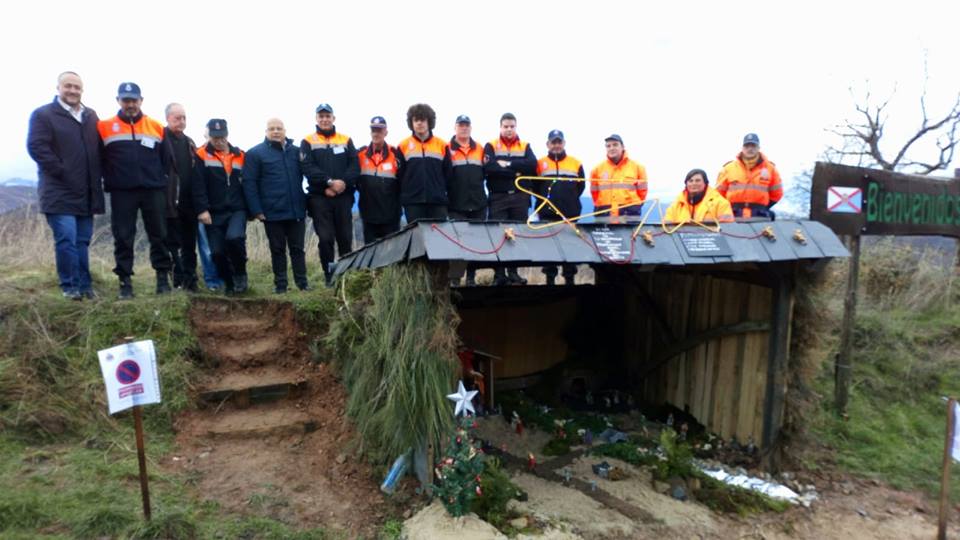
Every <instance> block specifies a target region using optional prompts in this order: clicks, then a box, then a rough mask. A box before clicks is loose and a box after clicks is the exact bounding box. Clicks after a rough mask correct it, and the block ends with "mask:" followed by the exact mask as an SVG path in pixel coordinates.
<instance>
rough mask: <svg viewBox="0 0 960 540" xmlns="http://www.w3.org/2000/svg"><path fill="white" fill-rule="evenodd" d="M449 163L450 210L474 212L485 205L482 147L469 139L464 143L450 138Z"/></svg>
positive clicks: (485, 193)
mask: <svg viewBox="0 0 960 540" xmlns="http://www.w3.org/2000/svg"><path fill="white" fill-rule="evenodd" d="M450 164H451V165H452V167H453V176H452V178H451V179H450V189H449V190H448V193H447V196H448V197H449V199H450V203H449V205H448V206H449V208H450V210H453V211H457V212H464V213H466V212H475V211H477V210H480V209H482V208H486V206H487V192H486V191H484V189H483V182H484V178H485V175H484V173H483V147H482V146H480V145H479V144H478V143H477V141H475V140H473V139H472V138H471V139H470V142H468V143H467V144H465V145H461V144H460V143H458V142H457V138H456V137H454V138H453V139H450Z"/></svg>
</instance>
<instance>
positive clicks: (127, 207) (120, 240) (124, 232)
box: [110, 189, 173, 278]
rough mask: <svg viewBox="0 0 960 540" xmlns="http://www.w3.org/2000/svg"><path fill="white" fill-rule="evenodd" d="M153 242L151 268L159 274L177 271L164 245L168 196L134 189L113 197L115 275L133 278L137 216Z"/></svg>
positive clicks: (154, 190) (112, 223)
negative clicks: (141, 220) (174, 269)
mask: <svg viewBox="0 0 960 540" xmlns="http://www.w3.org/2000/svg"><path fill="white" fill-rule="evenodd" d="M138 211H139V212H140V216H141V217H142V218H143V228H144V229H146V230H147V239H148V240H150V265H151V266H153V269H154V270H156V271H157V272H169V271H170V269H171V268H173V262H172V260H171V259H170V252H169V251H167V247H166V246H165V245H163V239H164V237H165V236H166V235H167V218H166V211H167V194H166V191H165V190H163V189H132V190H123V191H114V192H112V193H111V194H110V212H111V215H110V228H111V229H112V230H113V258H114V260H115V261H116V264H117V266H116V267H115V268H114V269H113V272H114V273H115V274H117V275H118V276H120V277H121V278H125V277H128V276H132V275H133V247H134V241H135V239H136V237H137V212H138Z"/></svg>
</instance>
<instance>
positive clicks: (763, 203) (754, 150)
mask: <svg viewBox="0 0 960 540" xmlns="http://www.w3.org/2000/svg"><path fill="white" fill-rule="evenodd" d="M717 191H718V192H719V193H720V194H721V195H723V196H724V197H726V198H727V200H728V201H730V205H731V206H732V207H733V215H734V216H736V217H742V218H751V217H763V218H773V217H774V214H773V211H771V210H770V207H772V206H773V205H774V204H777V201H779V200H780V199H781V198H782V197H783V183H782V182H781V181H780V173H779V172H777V167H776V165H774V164H773V162H772V161H770V160H769V159H767V156H765V155H763V153H761V152H760V137H759V136H757V134H756V133H747V134H746V135H745V136H744V137H743V147H742V148H741V149H740V153H739V154H737V157H736V159H733V160H731V161H728V162H726V163H725V164H724V165H723V169H721V170H720V175H719V177H718V178H717Z"/></svg>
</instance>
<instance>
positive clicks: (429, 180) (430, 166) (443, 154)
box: [397, 133, 452, 205]
mask: <svg viewBox="0 0 960 540" xmlns="http://www.w3.org/2000/svg"><path fill="white" fill-rule="evenodd" d="M397 150H398V151H399V154H400V159H401V163H400V203H401V204H404V205H407V204H443V205H445V204H447V201H448V199H447V191H448V189H449V183H450V177H451V175H452V171H451V165H450V150H449V148H448V147H447V143H446V141H444V140H443V139H441V138H440V137H436V136H434V135H433V134H432V133H431V134H430V137H429V138H427V140H425V141H421V140H420V139H419V138H418V137H417V136H416V135H410V136H409V137H407V138H406V139H404V140H402V141H400V144H398V145H397Z"/></svg>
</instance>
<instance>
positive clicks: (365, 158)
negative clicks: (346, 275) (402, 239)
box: [357, 116, 401, 244]
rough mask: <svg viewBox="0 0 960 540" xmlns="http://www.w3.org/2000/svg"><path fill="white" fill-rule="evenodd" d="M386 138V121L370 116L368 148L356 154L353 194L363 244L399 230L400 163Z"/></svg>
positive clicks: (363, 148) (359, 150)
mask: <svg viewBox="0 0 960 540" xmlns="http://www.w3.org/2000/svg"><path fill="white" fill-rule="evenodd" d="M386 138H387V120H386V119H385V118H384V117H382V116H374V117H373V118H371V119H370V144H368V145H366V146H363V147H361V148H360V149H358V150H357V159H358V160H359V161H360V177H359V178H358V179H357V191H358V192H359V193H360V219H361V220H362V221H363V241H364V243H366V244H369V243H370V242H374V241H376V240H379V239H380V238H383V237H384V236H387V235H388V234H391V233H395V232H397V231H399V230H400V212H401V210H400V182H399V180H397V177H398V176H399V174H400V161H399V160H398V159H397V151H396V150H395V149H394V148H392V147H391V146H390V145H389V144H387V141H386Z"/></svg>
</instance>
